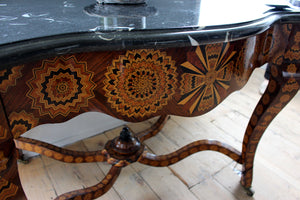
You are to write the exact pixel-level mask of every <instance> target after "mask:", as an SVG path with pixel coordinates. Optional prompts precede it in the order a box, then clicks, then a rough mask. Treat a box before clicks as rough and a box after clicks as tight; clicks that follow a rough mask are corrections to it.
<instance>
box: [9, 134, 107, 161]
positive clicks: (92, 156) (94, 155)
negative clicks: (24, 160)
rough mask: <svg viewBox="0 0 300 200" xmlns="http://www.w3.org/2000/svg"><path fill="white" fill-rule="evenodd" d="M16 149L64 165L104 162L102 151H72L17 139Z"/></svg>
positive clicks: (29, 140) (20, 138)
mask: <svg viewBox="0 0 300 200" xmlns="http://www.w3.org/2000/svg"><path fill="white" fill-rule="evenodd" d="M14 141H15V144H16V147H17V148H18V149H23V150H27V151H33V152H36V153H39V154H41V155H45V156H47V157H49V158H53V159H55V160H59V161H62V162H66V163H85V162H103V161H106V157H105V155H103V153H102V150H99V151H92V152H82V151H72V150H68V149H64V148H61V147H57V146H54V145H51V144H49V143H46V142H41V141H39V140H34V139H29V138H24V137H19V138H17V139H15V140H14Z"/></svg>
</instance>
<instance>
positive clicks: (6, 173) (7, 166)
mask: <svg viewBox="0 0 300 200" xmlns="http://www.w3.org/2000/svg"><path fill="white" fill-rule="evenodd" d="M0 199H1V200H6V199H18V200H19V199H26V196H25V194H24V191H23V188H22V185H21V182H20V179H19V173H18V166H17V150H16V147H15V145H14V142H13V137H12V134H11V132H10V130H9V127H8V123H7V119H6V117H5V112H4V109H3V106H2V100H1V99H0Z"/></svg>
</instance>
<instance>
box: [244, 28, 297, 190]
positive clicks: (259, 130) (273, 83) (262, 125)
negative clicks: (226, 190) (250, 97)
mask: <svg viewBox="0 0 300 200" xmlns="http://www.w3.org/2000/svg"><path fill="white" fill-rule="evenodd" d="M299 42H300V29H299V27H294V26H293V29H292V31H291V35H290V37H289V43H288V45H287V47H286V50H285V51H284V53H282V54H281V55H280V54H277V55H279V56H276V57H275V58H274V59H273V60H272V64H270V66H271V78H270V80H269V85H268V87H267V89H266V91H265V93H264V94H263V96H262V97H261V99H260V101H259V103H258V104H257V106H256V108H255V110H254V112H253V114H252V116H251V119H250V122H249V124H248V126H247V129H246V133H245V135H244V141H243V150H242V162H243V176H242V178H241V184H242V185H243V186H244V187H245V188H246V189H250V188H251V184H252V177H253V162H254V157H255V152H256V149H257V146H258V143H259V141H260V139H261V137H262V135H263V133H264V131H265V130H266V128H267V127H268V126H269V124H270V123H271V122H272V120H273V119H274V118H275V117H276V115H277V114H278V113H279V112H280V111H281V110H282V109H283V108H284V107H285V106H286V105H287V104H288V103H289V102H290V100H291V99H292V98H293V97H294V96H295V95H296V94H297V91H298V90H299V84H300V83H299V82H300V79H299V77H298V76H299V72H300V46H299ZM248 192H249V193H248V194H249V195H253V192H252V191H251V190H249V191H248Z"/></svg>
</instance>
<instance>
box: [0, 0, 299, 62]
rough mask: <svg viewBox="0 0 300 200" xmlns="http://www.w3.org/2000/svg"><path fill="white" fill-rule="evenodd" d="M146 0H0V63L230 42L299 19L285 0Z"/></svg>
mask: <svg viewBox="0 0 300 200" xmlns="http://www.w3.org/2000/svg"><path fill="white" fill-rule="evenodd" d="M268 4H270V3H269V1H264V0H251V1H249V0H227V1H224V0H147V1H146V3H145V4H141V5H121V6H120V5H107V4H104V5H102V4H96V1H95V0H84V1H83V0H51V1H36V0H2V1H0V62H1V63H2V66H4V65H13V64H16V63H17V60H19V59H20V57H22V59H23V60H24V59H28V60H30V59H34V58H39V57H44V56H46V55H49V54H50V55H58V54H64V53H68V52H80V51H94V50H121V49H133V48H166V47H174V46H176V47H179V46H191V45H199V44H205V43H211V42H224V41H233V40H238V39H242V38H246V37H250V36H253V35H255V34H258V33H260V32H262V31H264V30H266V29H268V28H269V26H270V25H272V24H273V23H275V22H278V21H285V22H293V21H300V10H299V9H298V8H297V7H294V6H292V5H291V4H289V3H288V2H287V1H284V0H282V1H280V0H279V1H275V2H274V1H272V2H271V4H274V5H273V7H272V6H270V5H268Z"/></svg>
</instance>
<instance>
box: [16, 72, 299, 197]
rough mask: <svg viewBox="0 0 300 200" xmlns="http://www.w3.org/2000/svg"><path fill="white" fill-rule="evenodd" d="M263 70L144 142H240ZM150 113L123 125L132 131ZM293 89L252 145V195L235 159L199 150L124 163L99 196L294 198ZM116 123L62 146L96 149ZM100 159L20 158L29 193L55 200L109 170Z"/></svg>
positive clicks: (154, 145) (171, 146) (160, 147)
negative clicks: (175, 158) (154, 163)
mask: <svg viewBox="0 0 300 200" xmlns="http://www.w3.org/2000/svg"><path fill="white" fill-rule="evenodd" d="M263 72H264V71H263V70H262V69H258V70H256V71H255V72H254V75H253V76H252V77H251V79H250V81H249V82H248V84H247V85H246V86H245V87H244V88H243V89H242V90H241V91H239V92H236V93H234V94H232V95H230V96H229V97H228V98H227V99H226V100H225V101H224V102H223V103H221V104H220V105H219V106H218V107H217V108H216V109H214V110H213V111H211V112H210V113H208V114H206V115H203V116H200V117H195V118H183V117H176V116H171V119H170V120H169V121H168V122H167V124H166V125H165V127H164V128H163V130H162V131H161V132H160V133H159V134H158V135H157V136H155V137H154V138H151V139H149V140H147V141H146V142H145V144H146V146H147V148H148V149H149V150H150V151H152V152H154V153H156V154H166V153H170V152H172V151H174V150H176V149H178V148H180V147H182V146H183V145H186V144H188V143H190V142H192V141H195V140H199V139H207V138H208V139H217V140H221V141H224V142H226V143H228V144H231V145H232V146H234V147H235V148H237V149H241V142H242V139H243V138H242V137H243V133H244V130H245V127H246V126H247V123H248V120H249V117H250V116H251V113H252V110H253V108H254V107H255V105H256V102H257V101H258V99H259V98H260V95H259V93H258V87H259V85H260V83H261V82H262V81H263ZM153 121H154V120H149V121H146V122H143V123H138V124H130V127H131V128H132V129H133V130H134V131H138V130H142V129H144V128H145V127H148V126H150V124H151V123H153ZM299 127H300V93H298V94H297V96H296V97H295V98H294V99H293V101H292V102H291V103H290V104H289V105H288V106H287V107H286V108H285V110H283V111H282V112H281V113H280V115H279V116H278V117H277V118H276V119H275V120H274V121H273V123H272V124H271V126H270V127H269V128H268V129H267V132H266V133H265V135H264V137H263V139H262V140H261V143H260V146H259V148H258V151H257V154H256V160H255V167H254V182H253V189H254V190H255V192H256V193H255V194H254V197H252V198H251V197H248V196H247V195H246V194H245V192H244V190H243V188H242V187H241V186H240V184H239V180H240V175H241V171H240V170H241V166H240V165H236V164H235V163H234V162H233V161H232V160H231V159H229V158H227V157H225V156H224V155H222V154H219V153H216V152H209V151H205V152H199V153H197V154H194V155H192V156H190V157H188V158H186V159H184V160H182V161H181V162H179V163H177V164H174V165H172V166H170V167H163V168H154V167H148V166H144V165H142V164H139V163H135V164H132V165H130V166H128V167H126V168H124V169H123V170H122V172H121V175H120V176H119V178H118V179H117V181H116V183H115V185H114V187H113V188H112V189H111V190H110V191H109V192H108V193H106V194H105V195H104V196H102V197H100V198H99V199H109V200H119V199H128V200H135V199H138V200H156V199H163V200H177V199H178V200H194V199H195V200H196V199H201V200H214V199H221V200H226V199H228V200H234V199H240V200H244V199H246V200H248V199H256V200H264V199H266V200H277V199H283V200H295V199H300V131H299ZM121 128H122V127H118V128H116V129H114V130H111V131H107V132H105V133H104V134H100V135H98V136H96V137H92V138H88V139H86V140H83V141H80V142H78V143H76V144H73V145H71V146H69V147H68V148H70V149H78V150H96V149H101V148H102V147H103V145H104V144H105V142H106V141H107V140H108V139H112V138H114V137H115V136H116V135H118V134H119V132H120V130H121ZM109 167H110V166H109V165H108V164H106V163H92V164H65V163H61V162H58V161H54V160H51V159H49V158H46V157H44V156H41V157H36V158H34V159H33V160H32V161H31V162H30V163H29V164H26V165H24V164H19V172H20V176H21V181H22V184H23V186H24V190H25V192H26V194H27V196H28V198H29V200H47V199H54V198H55V197H56V196H57V195H60V194H62V193H64V192H68V191H71V190H74V189H80V188H85V187H88V186H91V185H94V184H96V183H98V182H99V181H100V180H101V179H102V178H103V177H104V176H105V173H107V172H108V170H109Z"/></svg>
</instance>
